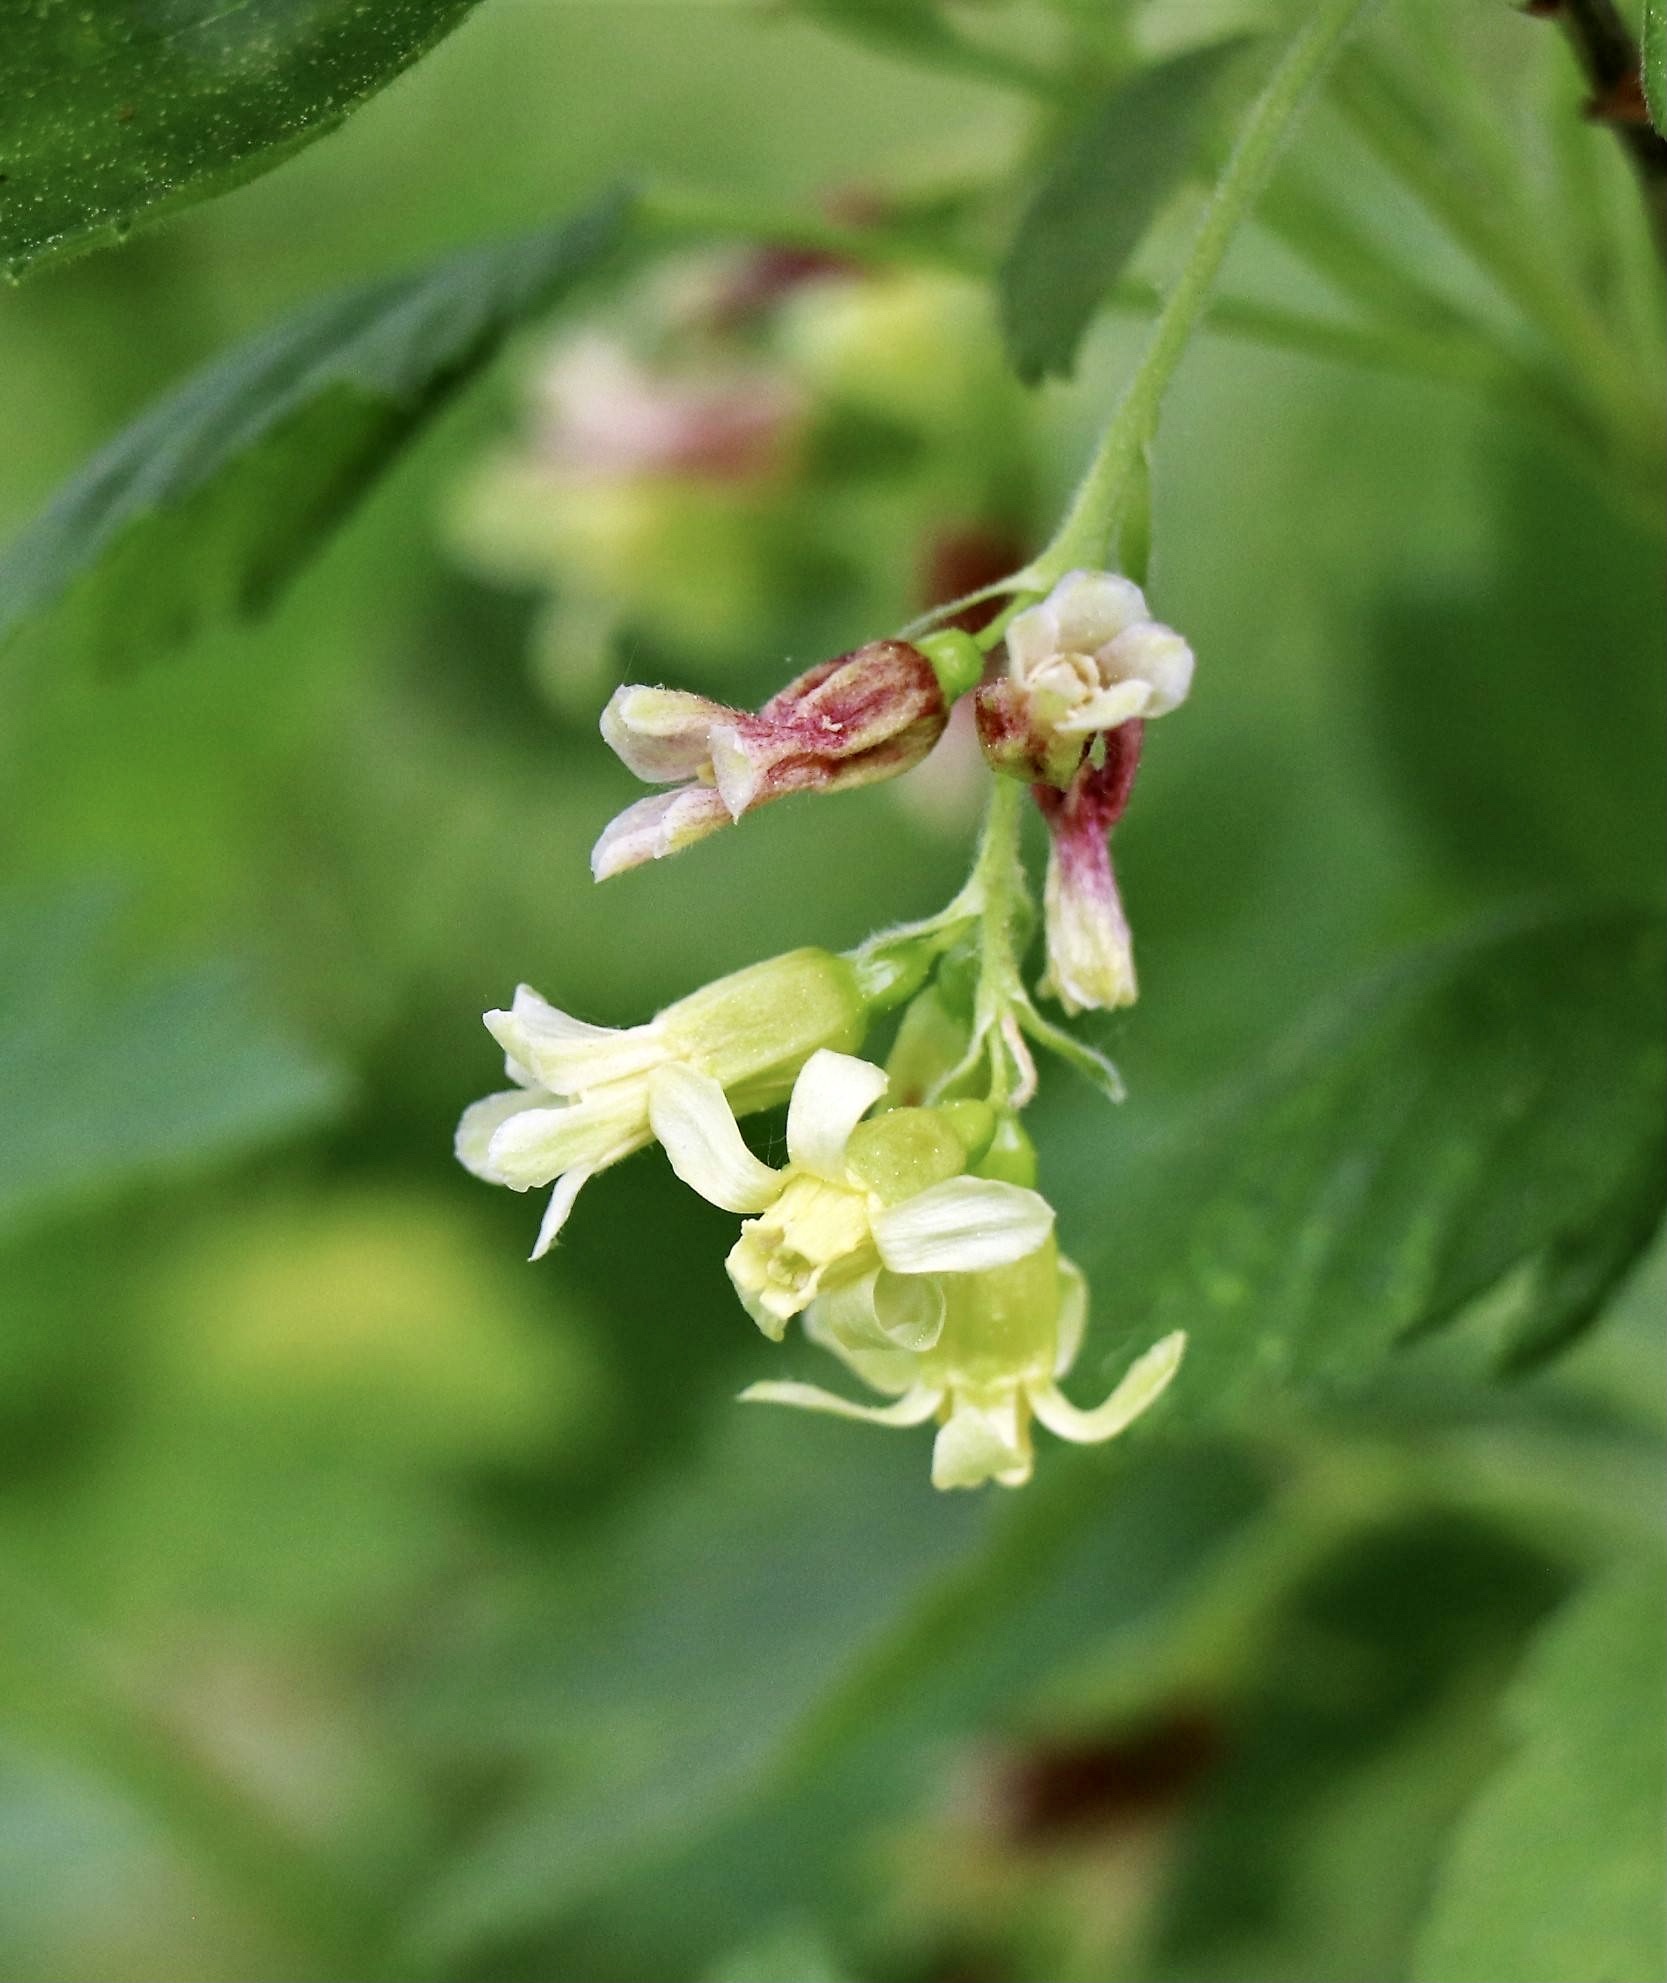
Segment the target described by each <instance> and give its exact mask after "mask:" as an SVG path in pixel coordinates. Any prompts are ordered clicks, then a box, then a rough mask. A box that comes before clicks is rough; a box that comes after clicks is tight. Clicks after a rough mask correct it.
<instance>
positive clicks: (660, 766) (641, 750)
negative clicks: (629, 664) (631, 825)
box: [602, 683, 735, 785]
mask: <svg viewBox="0 0 1667 1983" xmlns="http://www.w3.org/2000/svg"><path fill="white" fill-rule="evenodd" d="M734 713H735V712H734V711H733V710H730V709H726V708H725V707H724V705H723V704H722V703H721V702H712V701H710V700H708V698H707V697H705V696H703V695H691V694H689V693H688V691H687V690H684V689H656V688H644V687H643V686H641V685H640V684H638V683H628V684H627V685H626V686H624V687H623V688H617V689H615V690H614V692H613V694H612V696H610V697H609V699H608V706H607V708H606V709H604V710H603V712H602V737H603V740H604V742H605V743H606V744H607V746H608V748H609V749H610V750H611V751H612V752H613V753H614V755H615V756H616V757H617V758H619V759H620V760H621V761H622V762H623V763H624V764H625V765H626V766H627V768H628V769H630V770H631V771H634V772H635V773H636V775H637V776H638V777H639V778H641V779H642V780H643V781H644V782H645V783H647V784H650V785H671V784H675V783H677V782H678V781H680V780H682V779H685V778H695V777H698V776H699V775H700V773H701V772H702V771H704V770H705V769H706V767H707V765H708V764H710V762H711V760H712V752H711V748H710V745H709V744H708V741H707V739H708V735H709V733H710V731H711V728H712V725H713V724H714V723H721V722H723V721H724V720H725V719H726V718H727V717H730V716H732V715H733V714H734Z"/></svg>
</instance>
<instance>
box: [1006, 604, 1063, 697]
mask: <svg viewBox="0 0 1667 1983" xmlns="http://www.w3.org/2000/svg"><path fill="white" fill-rule="evenodd" d="M1004 639H1005V640H1006V643H1007V661H1008V667H1009V669H1010V671H1011V672H1012V674H1013V675H1014V677H1015V678H1016V679H1017V680H1019V681H1021V682H1023V681H1028V680H1029V679H1030V677H1031V675H1032V674H1034V673H1035V671H1036V670H1037V669H1038V668H1040V667H1041V666H1042V665H1043V664H1044V663H1045V662H1046V661H1048V660H1049V659H1050V658H1051V657H1052V656H1053V655H1055V654H1057V653H1058V652H1059V627H1058V625H1057V623H1056V622H1055V620H1054V616H1053V613H1052V611H1051V610H1050V608H1049V607H1048V605H1047V602H1046V601H1044V602H1043V603H1042V604H1041V605H1040V606H1027V607H1026V608H1025V610H1024V611H1023V612H1022V613H1018V614H1015V615H1014V617H1013V620H1012V622H1011V624H1010V625H1009V626H1008V629H1007V632H1006V634H1005V636H1004Z"/></svg>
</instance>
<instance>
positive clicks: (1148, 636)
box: [1094, 620, 1194, 716]
mask: <svg viewBox="0 0 1667 1983" xmlns="http://www.w3.org/2000/svg"><path fill="white" fill-rule="evenodd" d="M1094 658H1095V661H1096V662H1097V664H1098V666H1099V670H1100V679H1101V681H1103V682H1104V683H1105V684H1106V685H1107V686H1108V687H1110V686H1111V685H1112V684H1113V683H1118V682H1123V683H1127V684H1129V685H1130V686H1131V687H1132V686H1133V685H1134V683H1136V682H1144V683H1146V684H1147V686H1148V688H1149V691H1150V694H1149V699H1148V701H1147V704H1146V707H1145V708H1144V709H1143V710H1139V711H1136V712H1134V713H1135V714H1139V715H1145V716H1167V715H1168V714H1169V712H1170V710H1172V709H1178V708H1179V707H1180V705H1181V704H1182V703H1183V702H1185V701H1186V699H1187V695H1188V693H1189V691H1190V690H1191V688H1192V671H1193V665H1194V664H1193V653H1192V649H1191V648H1190V647H1189V646H1188V645H1187V643H1186V642H1185V641H1184V640H1183V639H1182V638H1181V636H1180V635H1179V634H1178V633H1177V632H1176V631H1175V629H1174V628H1173V627H1166V626H1164V625H1163V624H1162V622H1161V621H1158V620H1141V621H1139V622H1138V623H1137V624H1136V625H1134V626H1130V627H1125V628H1124V630H1123V631H1122V632H1121V633H1120V634H1119V635H1118V636H1117V638H1116V639H1115V640H1113V641H1110V642H1109V643H1108V644H1107V645H1106V646H1104V647H1102V648H1101V649H1100V650H1099V652H1098V653H1097V654H1096V655H1095V657H1094Z"/></svg>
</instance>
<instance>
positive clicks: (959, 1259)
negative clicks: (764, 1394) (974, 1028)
mask: <svg viewBox="0 0 1667 1983" xmlns="http://www.w3.org/2000/svg"><path fill="white" fill-rule="evenodd" d="M886 1085H887V1082H886V1075H885V1073H884V1072H883V1070H882V1069H880V1068H878V1067H876V1066H874V1065H873V1064H872V1062H870V1061H866V1060H859V1059H857V1058H855V1057H854V1056H853V1055H851V1054H846V1053H839V1052H836V1051H832V1050H828V1049H824V1050H822V1051H820V1052H817V1053H813V1054H812V1055H811V1056H810V1058H809V1059H808V1060H807V1061H806V1062H805V1064H804V1067H803V1070H802V1071H801V1073H800V1075H799V1078H798V1080H797V1081H796V1082H795V1083H794V1084H793V1095H792V1100H791V1102H790V1103H789V1105H788V1111H787V1155H788V1162H787V1164H786V1166H785V1168H783V1169H780V1170H777V1169H773V1168H772V1167H771V1166H770V1165H768V1164H765V1163H761V1162H760V1161H759V1159H758V1158H757V1157H755V1156H754V1155H753V1153H752V1152H751V1151H750V1150H749V1149H748V1148H747V1146H746V1144H745V1142H743V1140H742V1137H741V1132H740V1128H739V1126H738V1125H737V1123H736V1120H735V1112H734V1110H733V1108H732V1106H731V1104H730V1101H729V1099H728V1098H727V1097H726V1096H725V1094H724V1092H723V1089H722V1088H721V1087H720V1085H719V1084H718V1083H717V1082H716V1081H715V1080H713V1079H712V1077H711V1076H710V1075H707V1074H703V1073H701V1072H699V1071H698V1070H696V1069H695V1068H692V1067H689V1066H687V1065H684V1066H668V1067H664V1068H662V1069H660V1070H659V1071H657V1073H656V1074H655V1076H654V1078H653V1082H652V1086H651V1094H650V1101H649V1113H650V1121H651V1122H652V1125H653V1129H654V1134H655V1135H656V1136H657V1137H658V1138H659V1139H660V1141H661V1143H663V1144H664V1145H665V1150H666V1155H667V1157H668V1159H669V1160H670V1162H671V1167H672V1169H673V1170H675V1171H676V1172H677V1174H678V1176H679V1177H680V1178H682V1179H683V1181H684V1183H685V1184H687V1185H689V1186H691V1187H692V1188H693V1189H694V1190H696V1191H698V1192H699V1193H700V1195H701V1196H702V1197H703V1198H707V1199H710V1201H711V1202H712V1203H713V1204H714V1205H720V1206H722V1207H723V1208H724V1210H725V1211H729V1212H743V1213H750V1214H753V1215H754V1216H752V1217H750V1218H749V1219H748V1220H747V1223H746V1224H745V1225H744V1226H743V1227H742V1229H741V1237H740V1238H739V1239H738V1240H737V1241H736V1243H735V1245H734V1247H733V1248H732V1249H731V1251H730V1254H729V1258H728V1260H727V1261H726V1262H725V1265H726V1267H727V1268H728V1271H729V1277H730V1280H731V1281H732V1283H733V1284H734V1287H735V1291H736V1293H737V1294H738V1295H739V1296H740V1298H741V1303H742V1306H743V1307H744V1308H745V1309H746V1311H747V1313H748V1314H749V1315H750V1316H751V1317H752V1319H753V1320H754V1321H755V1322H756V1323H757V1324H758V1326H759V1328H760V1329H762V1330H763V1331H764V1333H765V1335H767V1336H769V1337H770V1338H771V1339H772V1341H777V1342H779V1341H780V1340H781V1337H782V1336H783V1334H784V1333H785V1331H786V1328H787V1324H788V1323H789V1321H791V1319H792V1318H793V1317H794V1316H795V1315H797V1314H799V1313H800V1312H801V1311H802V1310H804V1309H805V1308H808V1307H809V1306H810V1304H811V1303H812V1302H813V1301H814V1300H816V1298H817V1296H818V1295H819V1294H821V1293H822V1292H823V1291H824V1290H832V1289H835V1288H839V1287H843V1286H845V1285H847V1284H849V1283H853V1282H856V1281H859V1280H862V1279H864V1278H865V1277H867V1276H870V1275H873V1274H879V1275H880V1276H882V1281H881V1285H882V1287H883V1288H884V1290H885V1298H886V1299H887V1301H888V1302H889V1303H890V1304H891V1308H890V1309H888V1313H889V1312H892V1311H893V1310H895V1311H896V1312H897V1313H898V1314H899V1315H904V1316H906V1319H904V1320H900V1321H899V1322H898V1324H897V1326H898V1327H899V1328H900V1329H902V1330H903V1332H904V1336H905V1338H906V1339H907V1340H908V1341H910V1342H911V1343H915V1344H924V1343H926V1342H930V1341H932V1340H935V1338H936V1331H937V1329H938V1328H939V1327H941V1325H942V1321H943V1305H942V1302H941V1300H940V1299H939V1297H938V1295H937V1292H936V1282H935V1280H934V1279H933V1277H935V1276H937V1275H940V1274H945V1273H949V1274H955V1273H962V1274H971V1273H977V1272H978V1271H980V1270H981V1269H984V1268H988V1267H994V1266H999V1265H1002V1264H1004V1263H1006V1262H1009V1261H1013V1260H1019V1259H1022V1258H1023V1257H1024V1256H1025V1255H1026V1254H1029V1253H1034V1252H1035V1251H1036V1250H1037V1249H1038V1248H1039V1247H1042V1246H1044V1245H1046V1244H1047V1242H1048V1237H1049V1234H1050V1233H1051V1232H1052V1230H1053V1216H1054V1215H1053V1207H1052V1206H1051V1205H1049V1204H1048V1202H1047V1200H1046V1199H1045V1198H1043V1197H1042V1196H1041V1195H1040V1194H1039V1193H1037V1192H1035V1191H1032V1190H1029V1189H1027V1188H1026V1187H1024V1186H1021V1185H1017V1184H1011V1183H1008V1182H1006V1181H1005V1180H1002V1179H999V1178H987V1177H978V1176H974V1175H971V1174H970V1173H969V1169H968V1167H969V1165H970V1164H971V1163H973V1162H974V1161H976V1159H977V1158H978V1157H979V1156H980V1155H982V1154H983V1152H984V1150H985V1149H986V1148H987V1147H988V1145H989V1143H990V1140H991V1136H992V1133H993V1131H994V1128H995V1116H994V1112H993V1111H992V1110H991V1109H990V1108H989V1107H988V1105H987V1104H985V1103H983V1102H950V1103H946V1104H944V1105H943V1106H941V1107H938V1108H904V1109H892V1110H889V1111H887V1112H886V1113H884V1114H882V1115H880V1116H877V1117H876V1118H874V1119H873V1120H872V1121H866V1122H865V1121H864V1120H863V1117H864V1116H865V1115H866V1114H867V1112H868V1110H869V1109H870V1108H872V1107H873V1105H874V1104H875V1103H876V1102H877V1101H879V1099H880V1098H881V1096H882V1095H883V1094H884V1093H885V1091H886Z"/></svg>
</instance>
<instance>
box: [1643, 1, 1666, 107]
mask: <svg viewBox="0 0 1667 1983" xmlns="http://www.w3.org/2000/svg"><path fill="white" fill-rule="evenodd" d="M1643 80H1644V101H1645V102H1646V103H1647V104H1648V105H1649V106H1650V122H1651V123H1652V124H1653V125H1654V126H1655V128H1656V129H1657V130H1658V131H1660V132H1661V133H1662V134H1663V135H1664V136H1667V0H1644V48H1643Z"/></svg>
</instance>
